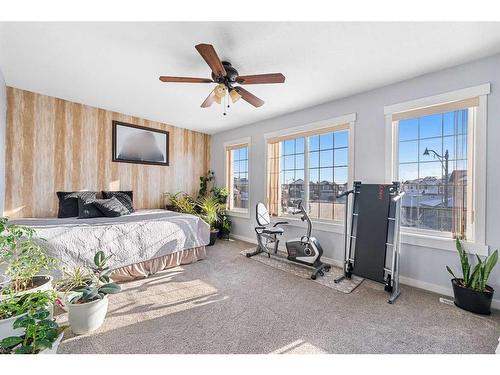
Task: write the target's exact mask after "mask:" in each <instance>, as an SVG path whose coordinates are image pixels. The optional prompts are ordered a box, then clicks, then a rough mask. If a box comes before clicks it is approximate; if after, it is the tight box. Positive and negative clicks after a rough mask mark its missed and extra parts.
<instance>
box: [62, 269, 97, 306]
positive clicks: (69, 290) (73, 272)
mask: <svg viewBox="0 0 500 375" xmlns="http://www.w3.org/2000/svg"><path fill="white" fill-rule="evenodd" d="M62 271H63V275H64V276H63V278H62V279H61V280H59V281H58V282H56V284H55V290H56V293H57V300H56V303H57V305H59V306H60V307H61V308H62V309H63V310H64V311H68V307H67V306H66V305H67V301H68V300H70V299H72V298H73V297H75V296H76V295H77V294H78V292H76V290H77V289H80V288H85V287H87V286H89V285H90V284H92V272H91V271H90V270H88V269H86V268H83V267H75V268H72V269H68V268H63V270H62Z"/></svg>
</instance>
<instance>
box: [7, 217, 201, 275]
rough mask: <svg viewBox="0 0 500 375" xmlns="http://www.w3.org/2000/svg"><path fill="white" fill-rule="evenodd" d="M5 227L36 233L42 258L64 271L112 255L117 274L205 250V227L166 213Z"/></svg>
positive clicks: (21, 221)
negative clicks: (44, 255)
mask: <svg viewBox="0 0 500 375" xmlns="http://www.w3.org/2000/svg"><path fill="white" fill-rule="evenodd" d="M11 223H14V224H22V225H27V226H30V227H32V228H34V229H35V230H36V237H39V238H43V239H45V240H46V241H47V242H46V246H47V249H48V252H49V254H50V255H52V256H53V257H55V258H57V259H59V260H60V261H61V263H62V265H64V266H68V267H76V266H86V267H89V266H92V265H93V258H94V254H95V253H96V252H97V251H98V250H102V251H104V252H105V253H106V255H109V254H113V256H112V257H111V259H110V260H109V262H108V265H109V266H110V267H111V268H119V267H123V266H127V265H130V264H133V263H138V262H142V261H146V260H149V259H152V258H156V257H159V256H163V255H168V254H172V253H174V252H177V251H181V250H184V249H190V248H193V247H199V246H204V245H207V244H208V242H209V237H210V227H209V225H208V224H207V223H205V222H204V221H203V220H201V219H200V218H198V217H197V216H193V215H186V214H180V213H177V212H172V211H167V210H140V211H137V212H134V213H133V214H131V215H126V216H121V217H116V218H108V217H102V218H101V217H100V218H92V219H77V218H68V219H57V218H47V219H45V218H40V219H18V220H12V221H11Z"/></svg>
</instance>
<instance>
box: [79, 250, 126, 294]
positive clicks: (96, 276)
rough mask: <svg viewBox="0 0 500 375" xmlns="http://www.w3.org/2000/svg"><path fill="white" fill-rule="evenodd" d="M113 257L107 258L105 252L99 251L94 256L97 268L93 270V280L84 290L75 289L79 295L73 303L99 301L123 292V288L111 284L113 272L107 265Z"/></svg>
mask: <svg viewBox="0 0 500 375" xmlns="http://www.w3.org/2000/svg"><path fill="white" fill-rule="evenodd" d="M110 257H111V255H110V256H108V257H106V256H105V255H104V252H103V251H98V252H97V253H96V254H95V256H94V264H95V268H94V269H93V280H91V281H90V282H88V284H87V285H86V286H84V287H82V288H76V289H74V291H75V292H77V293H79V294H78V295H76V296H75V297H74V298H73V299H72V300H71V303H74V304H83V303H88V302H92V301H96V300H99V299H103V298H104V296H106V295H108V294H116V293H119V292H120V291H121V287H120V286H119V285H118V284H116V283H113V282H111V279H110V277H109V276H110V275H111V272H112V270H111V269H110V268H109V267H108V266H107V265H106V263H107V261H108V260H109V258H110Z"/></svg>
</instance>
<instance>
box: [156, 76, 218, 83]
mask: <svg viewBox="0 0 500 375" xmlns="http://www.w3.org/2000/svg"><path fill="white" fill-rule="evenodd" d="M160 81H162V82H177V83H212V82H213V81H212V80H211V79H209V78H195V77H170V76H161V77H160Z"/></svg>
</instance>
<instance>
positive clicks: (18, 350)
mask: <svg viewBox="0 0 500 375" xmlns="http://www.w3.org/2000/svg"><path fill="white" fill-rule="evenodd" d="M49 316H50V313H49V311H48V310H46V309H41V310H38V311H36V312H30V313H28V314H27V315H23V316H21V317H19V318H18V319H16V321H15V322H14V328H24V334H23V335H21V336H10V337H6V338H4V339H3V340H1V341H0V353H2V354H38V353H40V352H41V351H43V350H44V349H52V347H53V345H54V344H55V343H56V341H57V339H58V338H59V336H60V335H61V334H62V333H63V332H64V330H65V329H66V327H60V326H59V325H58V324H57V323H56V322H55V321H54V320H52V319H49Z"/></svg>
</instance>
